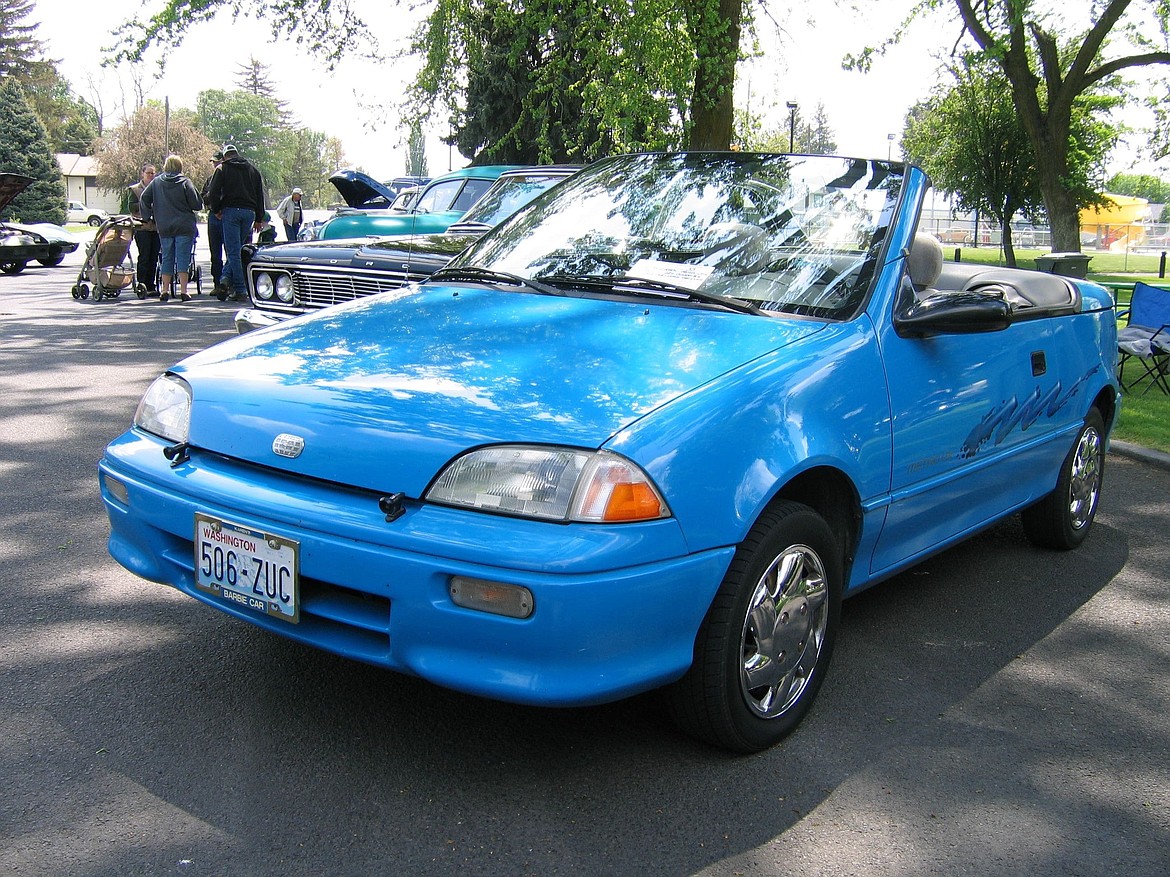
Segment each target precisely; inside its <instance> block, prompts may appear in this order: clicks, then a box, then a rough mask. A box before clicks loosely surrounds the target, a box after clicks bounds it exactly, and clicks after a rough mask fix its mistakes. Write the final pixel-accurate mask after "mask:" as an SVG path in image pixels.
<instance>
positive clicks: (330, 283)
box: [248, 262, 431, 314]
mask: <svg viewBox="0 0 1170 877" xmlns="http://www.w3.org/2000/svg"><path fill="white" fill-rule="evenodd" d="M430 273H431V272H430V271H392V270H387V269H385V268H376V269H375V268H370V269H366V268H352V267H350V266H349V265H289V264H283V265H282V264H279V263H267V262H254V263H252V264H251V265H249V266H248V274H249V288H250V290H251V291H252V292H253V293H254V292H255V289H256V278H257V277H258V276H259V275H260V274H268V275H270V276H273V277H276V276H278V275H287V276H288V277H291V278H292V287H293V293H294V295H295V298H294V300H293V301H292V302H289V303H285V302H282V301H280V300H279V299H277V298H275V297H273V298H271V299H267V300H262V299H260V298H258V297H257V296H255V295H254V294H253V297H252V300H253V301H254V302H255V304H256V306H257V307H258V308H261V309H263V310H270V311H279V312H283V313H291V314H295V313H299V312H301V311H305V310H316V309H318V308H326V307H329V306H330V305H335V304H339V303H341V302H346V301H353V300H354V299H356V298H364V297H366V296H369V295H374V294H375V293H379V292H388V291H390V290H394V289H400V288H402V287H403V286H406V285H407V284H409V283H417V282H419V281H422V280H426V279H427V278H428V277H429V276H430Z"/></svg>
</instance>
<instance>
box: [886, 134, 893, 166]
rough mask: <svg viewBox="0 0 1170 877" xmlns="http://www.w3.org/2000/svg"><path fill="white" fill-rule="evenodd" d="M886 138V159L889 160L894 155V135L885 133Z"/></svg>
mask: <svg viewBox="0 0 1170 877" xmlns="http://www.w3.org/2000/svg"><path fill="white" fill-rule="evenodd" d="M886 139H887V140H889V141H890V142H889V145H887V146H886V161H890V160H891V159H892V158H893V157H894V135H893V134H887V135H886Z"/></svg>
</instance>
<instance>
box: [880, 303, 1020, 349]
mask: <svg viewBox="0 0 1170 877" xmlns="http://www.w3.org/2000/svg"><path fill="white" fill-rule="evenodd" d="M1011 324H1012V308H1011V305H1009V304H1008V303H1007V302H1006V301H1004V300H1003V298H1001V297H1000V296H998V295H992V294H989V293H983V292H936V293H934V294H933V295H929V296H927V297H926V298H924V299H915V300H913V301H911V302H910V303H909V304H908V305H907V306H904V307H900V308H899V309H898V312H897V313H896V314H895V315H894V331H896V332H897V333H898V334H899V335H900V336H902V337H903V338H925V337H928V336H930V335H967V334H972V333H975V332H999V331H1002V330H1003V329H1006V328H1007V327H1008V326H1010V325H1011Z"/></svg>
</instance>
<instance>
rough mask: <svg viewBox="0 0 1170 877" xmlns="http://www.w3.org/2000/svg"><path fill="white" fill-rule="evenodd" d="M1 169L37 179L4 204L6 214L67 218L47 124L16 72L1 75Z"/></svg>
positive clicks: (39, 218) (45, 219) (24, 217)
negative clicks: (30, 103) (35, 107)
mask: <svg viewBox="0 0 1170 877" xmlns="http://www.w3.org/2000/svg"><path fill="white" fill-rule="evenodd" d="M0 169H3V170H5V171H8V172H10V173H17V174H24V175H25V176H28V177H32V178H33V180H34V182H33V184H32V185H31V186H29V187H28V188H27V189H25V190H24V191H23V192H22V193H21V194H20V195H18V196H17V197H16V198H15V199H13V201H12V203H11V204H9V205H8V207H7V208H5V210H4V213H3V217H4V218H6V219H19V220H21V221H23V222H53V223H57V224H58V225H59V224H61V223H63V222H64V221H65V185H64V183H63V182H62V180H61V168H60V167H58V165H57V158H56V156H55V155H54V154H53V150H52V149H51V148H50V147H49V138H48V136H47V135H46V134H45V126H44V125H42V124H41V120H40V119H39V118H37V114H36V113H34V112H33V111H32V107H30V106H29V104H28V101H26V100H25V98H24V89H23V88H21V86H20V83H19V82H18V81H17V79H16V77H14V76H5V77H3V78H0Z"/></svg>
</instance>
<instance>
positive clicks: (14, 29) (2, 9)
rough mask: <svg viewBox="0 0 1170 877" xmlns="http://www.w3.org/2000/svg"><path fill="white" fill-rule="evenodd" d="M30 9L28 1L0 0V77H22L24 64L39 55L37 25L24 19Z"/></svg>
mask: <svg viewBox="0 0 1170 877" xmlns="http://www.w3.org/2000/svg"><path fill="white" fill-rule="evenodd" d="M32 8H33V4H32V0H0V78H3V79H7V78H9V77H10V76H15V77H18V78H20V79H23V78H24V77H25V76H26V75H27V67H28V63H29V62H30V61H32V60H34V59H36V58H39V57H40V56H41V53H42V50H43V48H44V45H43V43H41V41H40V40H38V39H37V37H36V32H37V26H36V25H35V24H29V23H28V22H27V21H25V19H26V18H28V15H29V13H30V12H32Z"/></svg>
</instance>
